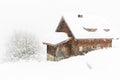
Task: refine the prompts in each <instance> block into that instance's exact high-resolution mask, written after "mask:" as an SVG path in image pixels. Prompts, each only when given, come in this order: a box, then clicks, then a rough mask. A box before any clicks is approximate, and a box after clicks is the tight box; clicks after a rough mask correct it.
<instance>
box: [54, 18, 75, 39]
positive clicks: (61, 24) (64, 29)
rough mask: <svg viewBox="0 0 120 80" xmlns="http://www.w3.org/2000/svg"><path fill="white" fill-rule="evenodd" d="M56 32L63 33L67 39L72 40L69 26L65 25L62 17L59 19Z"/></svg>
mask: <svg viewBox="0 0 120 80" xmlns="http://www.w3.org/2000/svg"><path fill="white" fill-rule="evenodd" d="M56 32H65V33H66V34H67V35H68V37H72V38H74V35H73V33H72V32H71V30H70V28H69V26H68V25H67V23H66V21H65V19H64V18H63V17H62V18H61V20H60V22H59V25H58V27H57V29H56Z"/></svg>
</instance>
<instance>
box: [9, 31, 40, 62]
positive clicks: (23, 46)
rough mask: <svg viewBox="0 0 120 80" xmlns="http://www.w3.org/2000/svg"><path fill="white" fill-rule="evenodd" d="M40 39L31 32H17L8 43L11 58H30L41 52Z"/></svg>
mask: <svg viewBox="0 0 120 80" xmlns="http://www.w3.org/2000/svg"><path fill="white" fill-rule="evenodd" d="M39 45H40V44H39V41H38V40H37V39H36V37H35V36H34V35H32V34H29V33H23V32H16V33H15V34H14V35H13V36H12V37H11V39H10V42H9V43H8V49H7V56H9V59H10V60H14V61H16V60H20V59H25V60H29V59H31V57H33V56H34V55H36V54H39V52H40V46H39Z"/></svg>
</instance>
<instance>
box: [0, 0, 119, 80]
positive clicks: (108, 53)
mask: <svg viewBox="0 0 120 80" xmlns="http://www.w3.org/2000/svg"><path fill="white" fill-rule="evenodd" d="M119 6H120V5H119V0H109V1H108V0H99V1H98V0H59V1H58V0H20V1H17V0H0V80H120V53H119V52H120V51H119V50H120V40H113V47H112V48H108V49H103V50H96V51H92V52H89V53H88V54H86V55H85V56H75V57H71V58H69V59H65V60H62V61H59V62H49V61H46V60H45V59H46V58H45V57H46V56H45V55H46V54H45V53H46V48H45V45H43V44H42V42H43V41H44V36H45V35H47V34H49V33H52V32H54V31H55V29H56V28H57V25H58V22H59V20H60V18H61V16H60V15H61V14H63V12H68V13H69V12H71V11H72V12H80V13H88V14H92V15H100V16H102V17H104V18H105V19H106V20H107V21H108V22H109V23H110V24H109V25H111V26H112V27H111V30H112V31H113V34H114V36H115V38H116V37H118V38H120V36H119V35H120V29H119V26H120V22H119V21H120V15H119V14H120V11H119ZM19 31H23V32H28V33H31V34H33V35H35V36H36V37H37V38H39V41H40V42H41V43H40V45H41V49H40V50H41V53H40V55H42V57H40V61H39V62H38V61H36V60H33V61H19V62H3V61H2V59H4V54H5V53H6V46H7V44H8V43H9V39H10V38H11V36H12V35H13V33H14V32H19ZM37 58H39V57H37Z"/></svg>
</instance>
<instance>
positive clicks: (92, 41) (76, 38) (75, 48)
mask: <svg viewBox="0 0 120 80" xmlns="http://www.w3.org/2000/svg"><path fill="white" fill-rule="evenodd" d="M69 18H70V17H68V18H66V17H65V18H64V17H62V18H61V20H60V22H59V24H58V27H57V29H56V33H58V34H59V33H60V34H61V33H64V35H67V38H66V39H65V38H64V40H61V41H59V42H58V43H55V44H52V43H50V42H44V43H43V44H46V45H47V60H50V61H59V60H62V59H66V58H69V57H71V56H77V55H84V54H86V53H88V52H89V51H93V50H97V49H102V48H108V47H112V37H111V35H110V34H109V33H110V29H107V28H105V29H104V28H103V29H101V30H100V31H99V29H98V28H95V26H99V24H98V25H94V26H93V28H89V24H87V23H86V24H84V25H83V24H82V19H84V16H83V15H78V16H76V20H73V19H69ZM73 21H74V22H73ZM71 23H72V24H71ZM79 23H80V24H79ZM90 24H91V21H90ZM93 24H94V21H93ZM100 24H101V23H100ZM76 25H77V26H76ZM81 25H82V26H81ZM90 26H91V25H90ZM56 33H55V34H56ZM50 39H51V38H50ZM55 40H60V39H59V38H55Z"/></svg>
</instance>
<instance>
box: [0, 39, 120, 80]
mask: <svg viewBox="0 0 120 80" xmlns="http://www.w3.org/2000/svg"><path fill="white" fill-rule="evenodd" d="M115 44H119V41H118V42H117V43H115ZM114 46H115V45H114ZM119 50H120V48H119V47H117V45H116V48H114V47H113V48H109V49H103V50H97V51H92V52H90V53H88V54H86V55H85V56H76V57H71V58H69V59H65V60H62V61H59V62H46V61H42V62H37V61H29V62H26V61H19V62H16V63H2V64H0V75H1V76H0V79H1V80H41V79H42V80H51V79H52V80H56V79H57V80H80V79H82V80H88V79H90V80H104V79H106V80H119V79H120V76H119V74H120V62H119V61H120V58H119V56H120V54H119Z"/></svg>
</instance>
